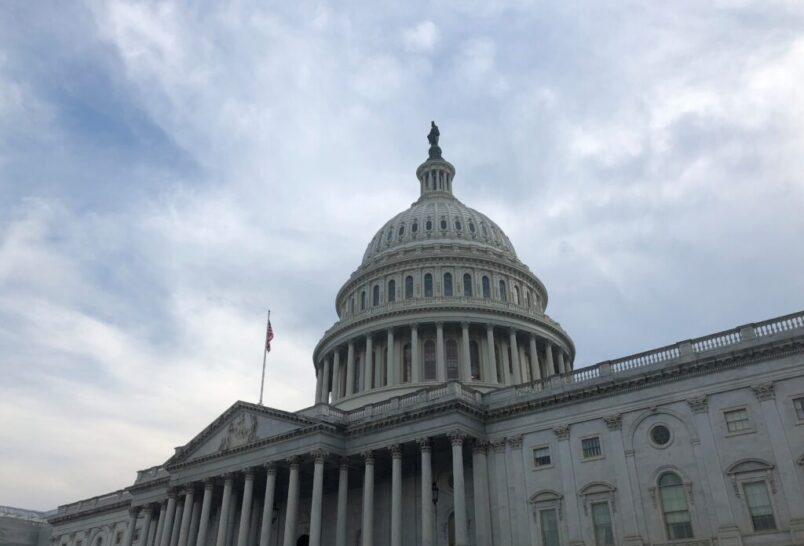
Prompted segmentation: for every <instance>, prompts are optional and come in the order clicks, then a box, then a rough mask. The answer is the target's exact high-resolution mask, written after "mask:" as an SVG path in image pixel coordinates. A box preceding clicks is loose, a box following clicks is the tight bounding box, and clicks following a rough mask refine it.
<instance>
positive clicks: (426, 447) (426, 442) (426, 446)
mask: <svg viewBox="0 0 804 546" xmlns="http://www.w3.org/2000/svg"><path fill="white" fill-rule="evenodd" d="M416 443H417V444H419V450H420V451H426V452H428V453H429V452H430V450H431V449H432V444H431V442H430V438H427V437H425V438H417V439H416Z"/></svg>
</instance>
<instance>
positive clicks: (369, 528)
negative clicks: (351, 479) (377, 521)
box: [363, 451, 374, 546]
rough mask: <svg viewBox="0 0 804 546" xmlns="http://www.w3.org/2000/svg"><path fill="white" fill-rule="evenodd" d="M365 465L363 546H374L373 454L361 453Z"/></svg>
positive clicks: (368, 452) (369, 452)
mask: <svg viewBox="0 0 804 546" xmlns="http://www.w3.org/2000/svg"><path fill="white" fill-rule="evenodd" d="M363 458H364V459H365V463H366V470H365V477H364V478H363V546H372V544H374V454H373V453H372V452H371V451H367V452H365V453H363Z"/></svg>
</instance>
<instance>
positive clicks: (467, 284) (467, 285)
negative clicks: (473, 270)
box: [463, 273, 472, 298]
mask: <svg viewBox="0 0 804 546" xmlns="http://www.w3.org/2000/svg"><path fill="white" fill-rule="evenodd" d="M463 295H464V296H465V297H467V298H471V297H472V276H471V275H470V274H469V273H464V274H463Z"/></svg>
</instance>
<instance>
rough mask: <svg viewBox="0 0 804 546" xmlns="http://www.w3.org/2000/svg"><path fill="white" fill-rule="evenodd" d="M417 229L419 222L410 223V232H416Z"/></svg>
mask: <svg viewBox="0 0 804 546" xmlns="http://www.w3.org/2000/svg"><path fill="white" fill-rule="evenodd" d="M417 231H419V223H418V222H413V223H412V224H411V225H410V232H411V233H416V232H417Z"/></svg>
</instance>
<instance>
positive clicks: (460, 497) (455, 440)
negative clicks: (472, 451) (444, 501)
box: [449, 432, 469, 546]
mask: <svg viewBox="0 0 804 546" xmlns="http://www.w3.org/2000/svg"><path fill="white" fill-rule="evenodd" d="M463 439H464V435H463V434H462V433H460V432H452V433H450V434H449V440H450V442H451V443H452V481H453V484H452V493H453V497H454V499H453V506H454V507H455V545H456V546H468V544H469V536H468V532H467V524H466V490H465V488H464V480H463Z"/></svg>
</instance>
